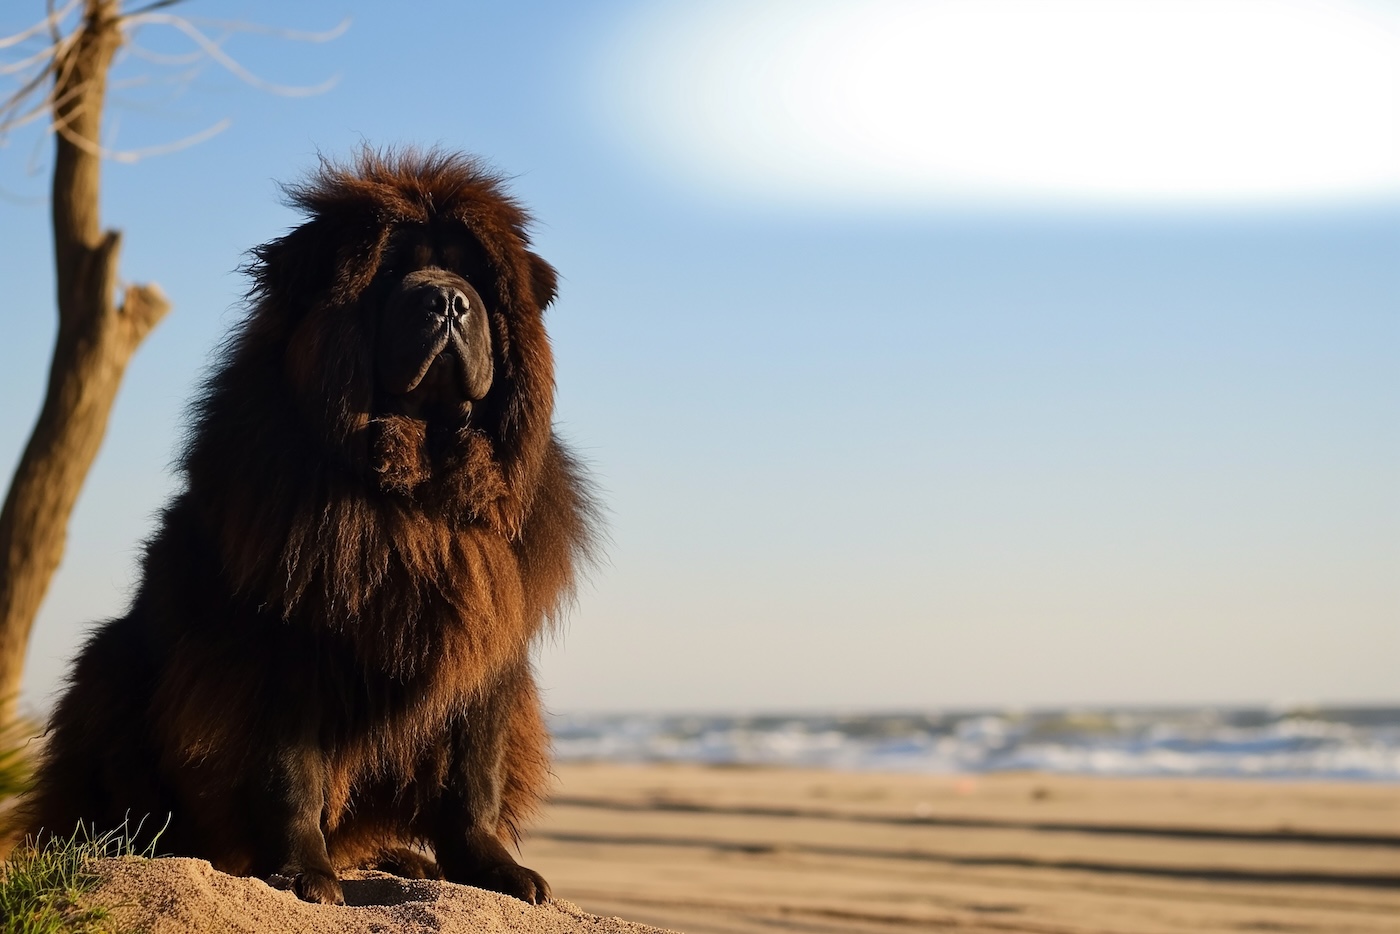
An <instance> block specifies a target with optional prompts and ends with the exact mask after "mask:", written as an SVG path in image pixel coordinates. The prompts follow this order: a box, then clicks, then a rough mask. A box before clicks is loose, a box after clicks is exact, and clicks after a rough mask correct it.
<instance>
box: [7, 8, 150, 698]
mask: <svg viewBox="0 0 1400 934" xmlns="http://www.w3.org/2000/svg"><path fill="white" fill-rule="evenodd" d="M118 15H119V0H87V4H86V10H85V12H84V16H83V22H82V25H81V26H80V27H79V30H80V32H79V35H78V37H77V41H76V42H75V43H74V44H73V45H72V46H71V47H70V48H69V49H68V50H67V52H66V53H65V54H64V55H63V57H62V58H61V59H60V61H59V62H58V70H57V74H56V76H55V78H54V91H53V97H52V100H53V101H54V108H53V109H54V113H53V123H54V128H55V136H54V138H55V141H56V152H55V158H54V170H53V237H54V260H55V265H56V270H57V274H58V340H57V343H56V344H55V346H54V352H53V362H52V364H51V365H50V368H49V385H48V393H47V395H46V396H45V397H44V407H43V410H42V411H41V412H40V413H39V421H38V423H37V424H35V426H34V432H33V434H32V435H30V438H29V444H28V446H27V447H26V448H25V450H24V456H23V457H22V458H21V459H20V462H19V467H18V468H17V469H16V471H15V475H14V479H13V480H12V481H11V483H10V489H9V493H8V495H7V496H6V497H5V505H4V508H3V511H0V562H3V563H0V722H4V721H5V720H6V719H8V717H9V716H10V715H12V714H13V713H14V711H15V705H16V702H17V698H18V693H19V686H20V677H21V674H22V672H23V668H24V657H25V652H26V650H27V648H28V645H29V634H30V631H31V629H32V628H33V625H34V617H35V615H36V614H37V613H38V612H39V605H40V603H42V602H43V599H44V593H45V591H46V590H47V589H48V586H49V582H50V581H51V580H52V578H53V574H54V572H55V571H56V570H57V569H58V564H59V561H60V559H61V558H62V557H63V548H64V543H65V539H66V538H67V532H68V517H69V515H70V514H71V513H72V511H73V505H74V503H75V502H76V501H77V499H78V492H79V490H80V489H81V488H82V485H83V480H84V479H85V478H86V477H87V473H88V469H89V468H90V467H91V466H92V462H93V459H94V458H95V457H96V456H97V449H98V448H99V447H100V446H101V444H102V436H103V434H104V433H105V432H106V430H107V416H108V414H109V413H110V412H111V410H112V403H113V401H114V400H115V399H116V395H117V388H118V387H119V386H120V384H121V379H122V374H123V373H124V372H125V370H126V365H127V362H128V361H129V360H130V359H131V355H132V354H133V353H134V352H135V351H136V348H137V347H138V346H139V345H140V343H141V341H142V340H143V339H144V338H145V337H146V335H147V334H149V333H150V332H151V329H152V328H154V327H155V326H156V324H157V323H159V321H160V320H161V318H163V317H164V316H165V313H166V312H167V311H168V310H169V307H170V306H169V303H168V302H167V301H166V300H165V296H164V295H163V294H162V293H161V291H160V289H159V288H158V287H157V286H155V285H131V286H128V287H127V288H126V289H125V294H124V295H123V297H122V302H121V304H120V305H117V304H116V290H117V255H118V253H119V251H120V248H121V234H120V233H119V232H117V231H115V230H108V231H105V232H104V231H103V230H102V225H101V222H100V220H99V216H98V186H99V181H100V172H101V150H100V140H101V136H100V128H101V122H102V109H103V106H104V103H105V100H104V99H105V96H106V89H107V87H106V86H107V69H108V67H109V66H110V65H111V62H112V56H113V54H114V53H115V52H116V50H117V47H118V46H119V45H120V44H121V41H122V33H121V25H120V23H119V21H118Z"/></svg>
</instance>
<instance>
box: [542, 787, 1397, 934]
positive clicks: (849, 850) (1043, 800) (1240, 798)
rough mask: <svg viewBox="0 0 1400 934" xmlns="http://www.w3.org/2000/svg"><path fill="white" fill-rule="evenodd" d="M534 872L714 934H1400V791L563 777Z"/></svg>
mask: <svg viewBox="0 0 1400 934" xmlns="http://www.w3.org/2000/svg"><path fill="white" fill-rule="evenodd" d="M557 773H558V776H559V784H558V790H557V793H556V795H555V797H554V800H553V803H552V805H551V807H550V808H549V810H548V812H547V813H546V814H545V815H544V818H543V819H542V820H541V821H540V822H539V824H538V825H537V827H536V830H535V832H534V833H533V834H532V835H531V836H530V838H529V839H528V840H527V842H526V843H525V846H524V853H523V857H524V862H525V863H526V864H527V865H530V866H533V867H534V868H536V869H538V870H540V871H541V872H542V873H544V875H545V876H546V877H547V878H548V879H549V880H550V881H551V883H552V884H553V886H554V891H555V894H556V896H558V897H560V898H563V899H567V900H568V901H570V902H574V903H577V904H578V905H579V906H581V907H582V908H583V909H584V910H587V911H590V912H594V913H596V914H601V915H605V916H608V915H620V916H622V917H624V918H628V919H630V920H634V921H640V922H644V923H648V924H654V925H658V926H660V927H666V928H673V929H676V930H680V931H685V932H689V934H709V932H727V934H728V932H733V934H739V932H757V931H773V930H793V931H813V932H816V931H823V932H825V931H860V932H865V931H897V930H898V931H907V930H948V931H958V932H967V934H972V932H1003V934H1004V932H1015V931H1026V932H1039V934H1052V932H1055V934H1058V932H1064V934H1072V932H1134V934H1136V932H1142V934H1151V932H1168V931H1172V932H1175V931H1193V932H1200V931H1236V932H1238V931H1282V932H1291V934H1304V932H1314V931H1315V932H1319V934H1321V932H1327V934H1342V932H1382V931H1385V932H1400V787H1396V786H1394V785H1385V784H1366V783H1355V784H1345V783H1304V782H1259V781H1248V780H1229V781H1224V780H1204V779H1182V780H1177V779H1117V778H1089V777H1069V776H1057V775H1041V774H996V775H983V776H956V775H954V776H949V775H936V776H920V775H890V774H872V773H841V772H828V771H804V770H795V769H776V768H732V767H730V768H713V767H703V766H689V765H655V766H624V765H561V766H559V767H558V768H557Z"/></svg>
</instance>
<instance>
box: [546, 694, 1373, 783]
mask: <svg viewBox="0 0 1400 934" xmlns="http://www.w3.org/2000/svg"><path fill="white" fill-rule="evenodd" d="M550 725H551V728H552V730H553V732H554V746H555V755H556V757H557V758H558V759H559V760H561V761H565V762H581V761H607V762H692V763H707V764H713V765H777V766H803V767H814V768H832V769H866V770H883V771H901V772H928V773H955V772H969V773H977V772H1005V771H1043V772H1061V773H1073V774H1081V775H1116V776H1149V775H1151V776H1211V777H1239V778H1270V779H1294V780H1307V779H1326V780H1348V781H1375V782H1397V781H1400V707H1364V708H1363V707H1357V708H1343V707H1336V708H1304V709H1277V710H1275V709H1268V708H1215V707H1202V708H1190V709H1186V708H1170V709H1144V708H1124V709H1111V708H1108V709H1104V708H1100V709H1064V710H1031V711H1006V710H1000V711H998V710H981V711H960V712H936V713H864V714H854V713H853V714H831V713H827V714H816V713H812V714H782V715H746V716H738V715H714V716H710V715H653V714H569V715H557V716H554V717H553V718H552V719H551V724H550Z"/></svg>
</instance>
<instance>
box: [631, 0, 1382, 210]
mask: <svg viewBox="0 0 1400 934" xmlns="http://www.w3.org/2000/svg"><path fill="white" fill-rule="evenodd" d="M1397 22H1400V20H1397V18H1396V17H1395V15H1394V14H1393V13H1392V12H1390V10H1389V9H1388V8H1387V7H1385V6H1380V5H1374V4H1373V5H1367V4H1365V3H1362V2H1359V0H1352V2H1346V0H1331V2H1326V0H863V2H858V0H844V2H843V0H740V2H729V0H710V2H707V3H703V4H699V3H688V4H675V5H665V6H662V7H656V6H654V5H653V6H644V7H642V8H641V9H639V11H638V13H637V14H636V16H635V18H634V19H633V20H632V21H631V22H630V23H628V24H627V27H626V28H625V29H624V30H623V31H622V33H621V35H620V36H619V38H618V41H617V42H616V43H615V44H614V45H613V46H611V47H610V48H609V49H608V50H607V61H606V63H605V68H604V74H605V87H604V88H603V93H604V96H605V99H606V100H608V101H610V105H609V106H610V108H611V109H610V117H611V118H612V119H613V120H615V121H617V122H616V123H615V124H614V127H613V130H614V132H617V131H620V132H621V133H622V134H623V136H624V138H627V139H630V140H633V141H635V142H639V143H640V144H641V145H642V146H643V149H644V152H645V157H646V158H647V159H649V160H650V161H653V162H657V161H659V162H660V164H661V165H662V166H663V167H665V168H669V169H671V170H674V171H675V172H677V173H679V174H681V175H683V176H684V177H687V178H689V179H692V180H695V181H700V182H702V183H705V184H707V185H708V186H710V187H712V188H715V189H719V190H727V191H730V192H733V193H736V194H741V195H744V196H749V197H752V196H755V195H759V196H766V197H771V198H777V199H782V200H793V201H798V202H808V203H810V202H813V201H817V202H823V201H825V202H834V203H876V204H906V205H907V204H911V203H913V204H927V203H948V202H966V201H971V202H975V203H982V202H1010V203H1025V202H1027V201H1030V202H1051V203H1065V202H1067V203H1071V204H1083V203H1086V202H1088V203H1104V204H1119V203H1125V202H1126V203H1147V204H1171V205H1177V204H1180V205H1188V206H1189V205H1201V204H1205V205H1212V204H1253V203H1274V202H1279V201H1294V202H1296V201H1319V200H1324V201H1325V200H1332V199H1337V198H1367V197H1375V196H1377V195H1387V196H1388V195H1393V194H1396V193H1397V192H1400V28H1397Z"/></svg>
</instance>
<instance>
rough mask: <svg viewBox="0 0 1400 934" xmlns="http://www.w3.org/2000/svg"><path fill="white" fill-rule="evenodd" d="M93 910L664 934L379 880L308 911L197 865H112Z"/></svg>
mask: <svg viewBox="0 0 1400 934" xmlns="http://www.w3.org/2000/svg"><path fill="white" fill-rule="evenodd" d="M97 868H98V871H99V873H100V874H101V875H102V876H103V880H104V881H103V884H102V885H101V887H100V888H99V889H98V891H97V892H96V893H95V894H94V895H93V896H92V901H93V903H95V904H101V905H105V906H112V907H113V914H114V919H115V920H116V921H117V922H118V923H119V924H120V925H122V927H123V928H124V929H126V930H137V931H141V932H143V934H312V932H318V934H320V932H324V934H420V932H421V934H427V932H438V934H496V932H507V931H510V932H529V934H571V932H588V934H664V932H661V931H659V930H658V929H657V928H652V927H647V926H646V925H642V924H629V923H628V922H626V921H621V920H618V919H617V918H600V917H596V916H594V915H589V914H586V913H584V912H583V911H581V910H580V909H579V908H578V906H576V905H571V904H569V903H568V902H564V901H555V902H553V903H551V904H548V905H527V904H525V903H524V902H522V901H517V900H516V899H513V898H507V897H506V896H504V895H497V894H495V893H494V892H484V891H482V890H481V889H474V888H469V887H467V886H464V885H452V884H450V883H447V882H428V881H421V880H420V881H408V880H405V879H396V878H394V877H393V876H387V875H384V874H383V873H376V872H360V873H351V874H349V875H347V876H346V877H345V879H344V880H343V882H344V887H345V900H346V903H347V904H346V906H345V907H339V906H329V905H310V904H307V903H306V902H303V901H301V900H299V899H298V898H297V897H296V896H295V895H293V894H292V893H291V892H286V891H281V890H279V889H275V888H272V887H270V886H269V885H267V883H265V882H262V881H261V880H258V879H246V878H236V877H234V876H229V875H225V874H224V873H221V872H215V871H214V870H213V868H211V867H210V865H209V864H208V863H207V862H205V861H204V860H199V859H156V860H146V859H134V858H133V859H108V860H100V861H98V863H97Z"/></svg>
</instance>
